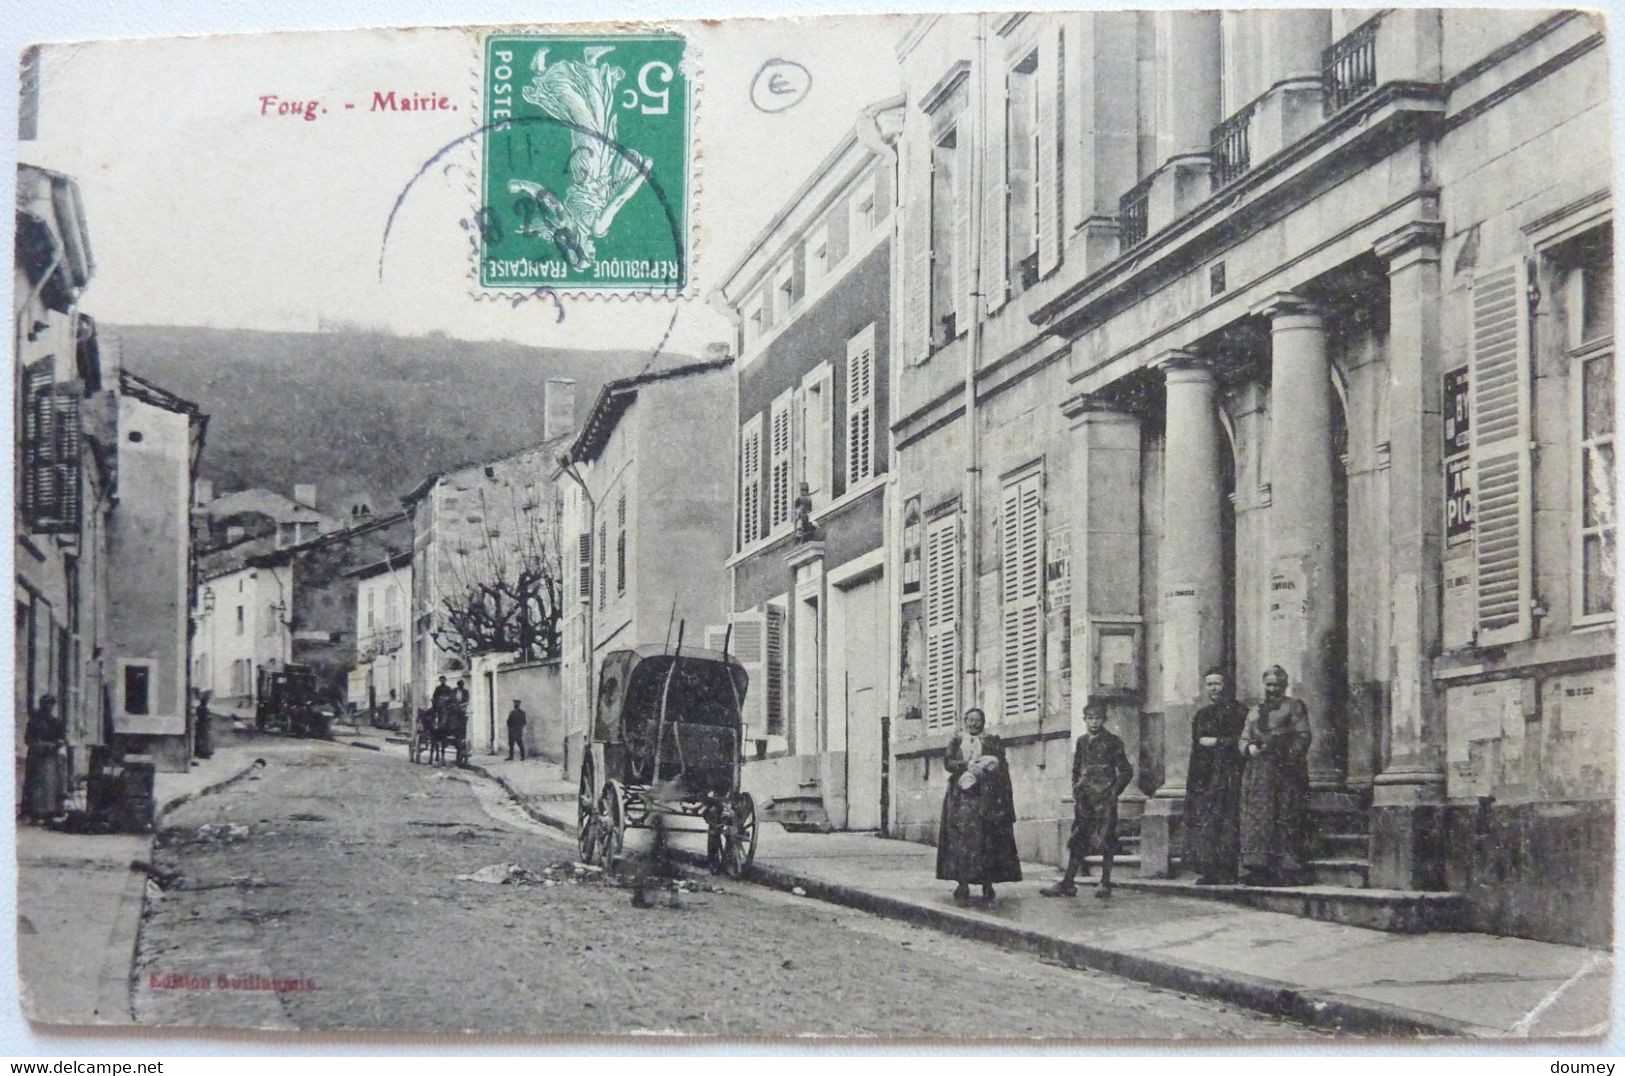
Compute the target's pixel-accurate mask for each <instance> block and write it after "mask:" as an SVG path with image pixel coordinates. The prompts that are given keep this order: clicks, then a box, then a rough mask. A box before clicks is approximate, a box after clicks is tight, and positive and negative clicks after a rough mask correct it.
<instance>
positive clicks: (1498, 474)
mask: <svg viewBox="0 0 1625 1076" xmlns="http://www.w3.org/2000/svg"><path fill="white" fill-rule="evenodd" d="M1526 296H1527V290H1526V271H1525V268H1524V264H1523V262H1522V260H1521V259H1520V260H1519V261H1517V262H1514V263H1511V264H1509V265H1505V266H1502V267H1500V268H1498V269H1494V270H1492V271H1490V272H1488V273H1484V274H1482V275H1480V276H1478V277H1477V278H1475V279H1474V281H1473V292H1472V355H1471V360H1470V362H1469V365H1468V382H1469V392H1470V394H1471V397H1472V408H1473V420H1472V427H1471V429H1472V459H1473V540H1474V544H1473V559H1474V565H1475V568H1476V572H1477V580H1476V583H1475V594H1474V599H1475V605H1476V608H1475V613H1476V621H1477V625H1478V640H1477V641H1478V645H1479V646H1498V645H1501V644H1503V643H1509V642H1516V641H1517V640H1520V639H1527V638H1529V636H1530V633H1531V630H1532V618H1531V617H1530V605H1531V601H1532V598H1533V596H1534V592H1533V582H1532V579H1531V576H1532V574H1533V548H1532V547H1533V541H1532V536H1531V523H1532V515H1533V512H1532V508H1533V505H1532V503H1531V501H1532V492H1533V491H1532V489H1531V477H1532V475H1531V468H1530V452H1529V439H1530V416H1529V412H1530V383H1529V303H1528V300H1527V297H1526Z"/></svg>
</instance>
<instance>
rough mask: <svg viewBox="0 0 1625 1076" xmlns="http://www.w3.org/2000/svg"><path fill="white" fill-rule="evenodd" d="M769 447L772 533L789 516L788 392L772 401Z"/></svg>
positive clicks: (769, 506) (785, 521) (769, 505)
mask: <svg viewBox="0 0 1625 1076" xmlns="http://www.w3.org/2000/svg"><path fill="white" fill-rule="evenodd" d="M769 422H770V426H769V442H768V443H769V447H770V450H771V452H772V456H771V458H770V460H769V462H768V487H767V489H768V493H767V496H768V532H769V533H772V532H773V531H775V530H777V529H778V528H779V527H780V526H781V525H782V524H784V523H787V522H789V519H790V501H791V496H792V493H791V489H790V444H791V441H790V396H789V394H786V395H783V396H780V397H779V398H778V399H777V400H774V401H773V410H772V416H771V418H770V420H769Z"/></svg>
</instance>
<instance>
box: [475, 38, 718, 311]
mask: <svg viewBox="0 0 1625 1076" xmlns="http://www.w3.org/2000/svg"><path fill="white" fill-rule="evenodd" d="M685 48H686V43H685V42H684V40H683V39H682V38H681V37H678V36H676V35H672V34H602V35H596V36H575V35H550V34H508V35H493V36H492V37H490V38H489V39H487V41H486V45H485V146H484V149H485V154H484V156H485V160H484V180H483V185H482V196H483V202H482V204H481V206H480V210H479V229H480V283H481V285H483V286H485V287H490V288H538V287H551V288H558V289H570V290H582V291H594V290H605V291H656V292H667V293H676V292H678V291H680V290H681V289H682V287H683V286H684V285H685V284H686V283H687V281H688V275H689V256H688V255H689V252H688V239H689V234H690V232H689V227H688V224H689V128H690V109H691V107H692V104H693V93H692V86H691V84H690V67H689V65H688V64H687V63H685V62H684V61H685Z"/></svg>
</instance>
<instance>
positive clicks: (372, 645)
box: [355, 628, 401, 661]
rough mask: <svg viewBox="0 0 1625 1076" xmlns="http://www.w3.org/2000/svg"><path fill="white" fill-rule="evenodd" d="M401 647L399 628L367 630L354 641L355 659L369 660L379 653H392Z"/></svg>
mask: <svg viewBox="0 0 1625 1076" xmlns="http://www.w3.org/2000/svg"><path fill="white" fill-rule="evenodd" d="M400 648H401V629H400V628H383V629H381V630H379V631H373V632H368V633H367V634H366V635H363V636H362V637H361V638H360V639H359V640H357V642H356V648H355V649H356V659H357V660H358V661H371V660H372V659H373V658H375V657H377V656H378V655H379V654H392V653H394V652H395V651H397V650H399V649H400Z"/></svg>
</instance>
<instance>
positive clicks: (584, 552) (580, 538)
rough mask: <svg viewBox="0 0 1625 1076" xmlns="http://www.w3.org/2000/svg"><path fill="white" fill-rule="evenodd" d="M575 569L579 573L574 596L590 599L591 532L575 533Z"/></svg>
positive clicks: (585, 599)
mask: <svg viewBox="0 0 1625 1076" xmlns="http://www.w3.org/2000/svg"><path fill="white" fill-rule="evenodd" d="M576 569H577V571H578V572H579V573H580V578H579V581H578V582H577V584H576V597H578V598H580V599H581V600H582V601H589V602H590V601H592V534H591V533H590V532H588V533H584V534H578V535H576Z"/></svg>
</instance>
